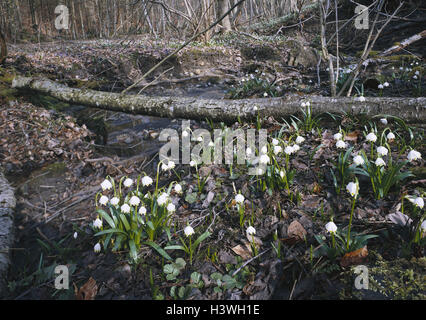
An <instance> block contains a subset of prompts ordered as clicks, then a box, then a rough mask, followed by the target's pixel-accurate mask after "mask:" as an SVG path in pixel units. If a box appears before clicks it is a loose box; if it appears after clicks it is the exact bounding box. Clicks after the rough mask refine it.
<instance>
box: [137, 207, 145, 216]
mask: <svg viewBox="0 0 426 320" xmlns="http://www.w3.org/2000/svg"><path fill="white" fill-rule="evenodd" d="M138 212H139V214H141V215H146V208H145V207H144V206H142V207H140V208H139V210H138Z"/></svg>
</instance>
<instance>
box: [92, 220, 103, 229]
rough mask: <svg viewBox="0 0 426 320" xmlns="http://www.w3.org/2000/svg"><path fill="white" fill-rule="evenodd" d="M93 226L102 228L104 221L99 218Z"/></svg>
mask: <svg viewBox="0 0 426 320" xmlns="http://www.w3.org/2000/svg"><path fill="white" fill-rule="evenodd" d="M93 226H94V227H95V228H98V229H100V228H102V220H101V219H99V218H96V220H95V221H93Z"/></svg>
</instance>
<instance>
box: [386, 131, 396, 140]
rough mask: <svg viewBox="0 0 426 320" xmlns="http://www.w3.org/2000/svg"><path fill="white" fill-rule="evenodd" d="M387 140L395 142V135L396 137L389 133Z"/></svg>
mask: <svg viewBox="0 0 426 320" xmlns="http://www.w3.org/2000/svg"><path fill="white" fill-rule="evenodd" d="M386 138H388V140H393V139H395V135H394V134H393V133H392V132H389V133H388V134H387V135H386Z"/></svg>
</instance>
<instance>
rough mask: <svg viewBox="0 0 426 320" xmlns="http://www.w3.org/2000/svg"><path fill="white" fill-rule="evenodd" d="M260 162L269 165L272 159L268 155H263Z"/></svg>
mask: <svg viewBox="0 0 426 320" xmlns="http://www.w3.org/2000/svg"><path fill="white" fill-rule="evenodd" d="M259 161H260V163H261V164H268V163H269V161H270V159H269V157H268V156H267V155H266V154H262V155H261V156H260V160H259Z"/></svg>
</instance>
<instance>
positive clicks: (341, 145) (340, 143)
mask: <svg viewBox="0 0 426 320" xmlns="http://www.w3.org/2000/svg"><path fill="white" fill-rule="evenodd" d="M336 147H337V148H338V149H345V148H346V143H345V142H344V141H343V140H339V141H337V142H336Z"/></svg>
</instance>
